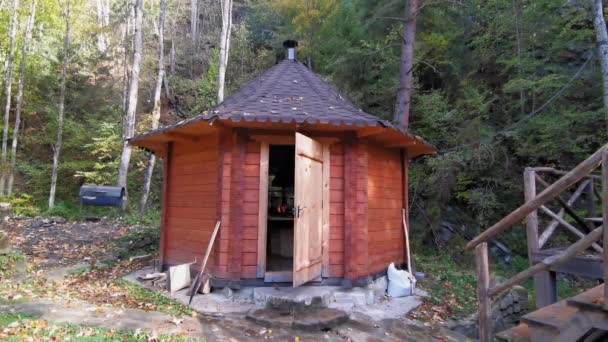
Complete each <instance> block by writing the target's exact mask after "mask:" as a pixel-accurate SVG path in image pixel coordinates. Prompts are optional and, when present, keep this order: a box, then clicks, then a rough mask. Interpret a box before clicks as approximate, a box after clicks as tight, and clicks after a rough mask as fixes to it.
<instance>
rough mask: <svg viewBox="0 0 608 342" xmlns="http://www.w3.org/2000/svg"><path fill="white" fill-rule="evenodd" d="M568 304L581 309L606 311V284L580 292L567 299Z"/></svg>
mask: <svg viewBox="0 0 608 342" xmlns="http://www.w3.org/2000/svg"><path fill="white" fill-rule="evenodd" d="M566 301H567V302H568V305H570V306H573V307H576V308H579V309H581V310H593V311H605V310H604V308H603V305H604V284H602V285H599V286H596V287H594V288H592V289H590V290H587V291H585V292H583V293H580V294H578V295H576V296H574V297H572V298H568V299H567V300H566Z"/></svg>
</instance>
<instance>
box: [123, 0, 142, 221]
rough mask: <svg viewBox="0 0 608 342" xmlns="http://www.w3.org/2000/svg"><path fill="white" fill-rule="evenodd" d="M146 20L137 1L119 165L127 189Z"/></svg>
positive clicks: (137, 0) (140, 4) (125, 207)
mask: <svg viewBox="0 0 608 342" xmlns="http://www.w3.org/2000/svg"><path fill="white" fill-rule="evenodd" d="M143 20H144V11H143V0H136V1H135V23H134V24H135V25H134V30H135V33H134V38H133V39H134V44H133V65H132V66H131V79H130V81H129V96H128V105H127V111H126V112H125V116H124V119H123V129H122V139H123V142H122V153H121V156H120V163H119V165H118V186H122V187H125V189H126V188H127V175H128V173H129V164H130V162H131V152H132V151H133V149H132V148H131V146H129V142H128V139H129V138H131V137H133V135H134V134H135V114H136V111H137V93H138V90H139V89H138V86H139V69H140V64H141V48H142V43H143V42H142V40H143V38H142V24H143ZM127 205H128V191H127V192H126V193H125V197H124V201H123V210H126V209H127Z"/></svg>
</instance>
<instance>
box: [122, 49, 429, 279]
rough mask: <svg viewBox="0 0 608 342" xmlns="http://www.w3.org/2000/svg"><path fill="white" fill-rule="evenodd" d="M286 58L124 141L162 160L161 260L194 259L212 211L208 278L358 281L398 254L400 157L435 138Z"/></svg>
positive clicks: (424, 150) (402, 253)
mask: <svg viewBox="0 0 608 342" xmlns="http://www.w3.org/2000/svg"><path fill="white" fill-rule="evenodd" d="M288 56H289V57H288V58H286V59H285V60H283V61H282V62H280V63H278V64H276V65H275V66H273V67H271V68H270V69H269V70H267V71H265V72H264V73H262V74H261V75H260V76H258V77H257V78H255V79H254V80H252V81H250V82H249V83H247V84H245V85H244V86H243V87H242V88H241V89H240V90H238V91H237V92H236V93H234V94H233V95H232V96H230V97H229V98H227V99H226V100H225V101H224V102H223V103H221V104H220V105H218V106H217V107H215V108H214V109H212V110H209V111H207V112H204V113H203V114H201V115H199V116H196V117H193V118H191V119H188V120H185V121H182V122H179V123H177V124H175V125H172V126H169V127H164V128H161V129H157V130H153V131H150V132H147V133H144V134H141V135H138V136H136V137H134V138H132V139H131V140H130V143H131V145H133V146H138V147H141V148H145V149H146V150H148V151H150V152H152V153H154V154H155V155H156V156H158V157H160V158H162V159H163V172H164V174H163V188H162V189H163V195H162V219H161V220H162V222H161V241H160V260H161V262H162V264H163V266H165V267H166V266H169V265H175V264H180V263H186V262H192V261H193V260H195V259H196V258H198V260H199V261H200V260H201V259H202V258H203V255H204V253H205V250H206V248H207V244H208V241H209V239H210V236H211V233H212V231H213V228H214V225H215V223H216V221H218V220H221V228H220V231H219V235H218V238H217V239H216V241H215V244H214V247H213V251H212V254H211V259H210V261H209V263H208V270H209V272H210V273H211V275H212V285H213V286H215V287H223V286H230V287H238V286H240V285H263V284H264V283H276V282H288V283H292V285H293V286H294V287H295V286H299V285H301V284H304V283H307V282H310V281H320V282H321V283H322V284H352V285H362V284H365V283H366V282H368V281H369V280H370V279H371V278H372V277H374V276H376V275H380V274H383V273H385V272H386V268H387V266H388V265H389V263H391V262H395V263H396V264H403V263H404V262H405V261H406V250H405V243H404V230H403V225H402V208H407V203H408V196H407V186H408V177H407V174H408V165H409V161H410V160H411V159H412V158H414V157H416V156H419V155H422V154H429V153H433V152H434V151H435V149H434V147H433V146H431V145H429V144H427V143H425V142H424V141H423V140H422V139H421V138H419V137H416V136H412V135H410V134H408V133H404V132H401V131H400V130H398V129H396V128H395V127H393V125H392V124H391V123H390V122H388V121H385V120H381V119H379V118H377V117H375V116H372V115H369V114H366V113H364V112H363V111H361V110H360V109H358V108H356V107H355V106H354V105H352V104H351V103H350V102H348V101H347V100H345V99H344V98H343V97H342V96H340V95H339V94H338V93H337V92H336V91H335V90H334V89H332V87H331V86H329V85H328V84H327V83H326V82H324V81H323V80H322V79H321V78H320V77H319V76H318V75H316V74H315V73H313V72H312V71H311V70H310V69H308V68H307V67H306V66H305V65H304V64H302V63H300V62H298V61H297V60H296V58H295V50H294V48H293V47H291V48H290V50H289V53H288ZM370 276H371V277H370Z"/></svg>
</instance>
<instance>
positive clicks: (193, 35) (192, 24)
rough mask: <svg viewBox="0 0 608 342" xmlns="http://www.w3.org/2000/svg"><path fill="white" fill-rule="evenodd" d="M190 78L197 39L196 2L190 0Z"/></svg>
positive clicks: (195, 0) (196, 0)
mask: <svg viewBox="0 0 608 342" xmlns="http://www.w3.org/2000/svg"><path fill="white" fill-rule="evenodd" d="M190 35H191V37H190V39H191V42H190V45H191V53H190V77H191V78H192V76H193V72H194V71H193V70H194V59H195V56H196V42H197V38H198V0H190Z"/></svg>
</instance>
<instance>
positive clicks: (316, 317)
mask: <svg viewBox="0 0 608 342" xmlns="http://www.w3.org/2000/svg"><path fill="white" fill-rule="evenodd" d="M247 319H248V320H250V321H252V322H255V323H257V324H259V325H261V326H263V327H266V328H272V327H277V326H279V327H282V328H293V329H299V330H306V331H322V330H328V329H332V328H334V327H337V326H338V325H340V324H343V323H345V322H346V321H348V315H347V314H346V313H345V312H344V311H340V310H336V309H329V308H316V309H309V310H292V311H286V310H279V309H273V308H264V309H256V310H251V311H250V312H249V313H247Z"/></svg>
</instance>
